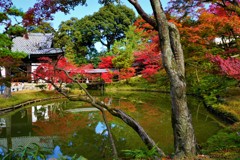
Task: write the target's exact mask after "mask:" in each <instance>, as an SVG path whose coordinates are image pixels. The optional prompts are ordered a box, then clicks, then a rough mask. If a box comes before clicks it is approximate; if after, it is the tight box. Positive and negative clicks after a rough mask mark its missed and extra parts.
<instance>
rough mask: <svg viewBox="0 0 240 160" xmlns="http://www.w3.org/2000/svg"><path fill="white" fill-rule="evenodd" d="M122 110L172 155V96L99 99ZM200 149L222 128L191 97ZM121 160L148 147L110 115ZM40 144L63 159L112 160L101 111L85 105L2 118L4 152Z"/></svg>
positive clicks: (46, 106) (32, 109)
mask: <svg viewBox="0 0 240 160" xmlns="http://www.w3.org/2000/svg"><path fill="white" fill-rule="evenodd" d="M97 97H98V98H99V99H101V100H102V101H104V102H105V103H111V105H112V106H114V107H116V108H120V109H122V110H123V111H125V112H126V113H128V114H129V115H131V116H132V117H133V118H134V119H135V120H137V121H138V122H139V123H140V124H141V126H142V127H143V128H144V129H145V130H146V132H147V133H148V134H149V135H150V137H151V138H153V139H154V141H155V142H156V143H157V144H158V145H159V146H160V147H161V148H162V149H163V150H164V152H166V153H172V152H173V133H172V127H171V102H170V97H169V95H168V94H162V93H152V92H117V93H108V94H105V95H104V96H100V95H98V96H97ZM188 103H189V104H188V105H189V108H190V110H191V114H192V120H193V125H194V129H195V134H196V137H197V142H198V144H199V145H201V144H202V143H204V142H206V140H207V139H208V138H209V137H210V136H212V135H213V134H215V133H216V132H218V131H219V130H220V129H221V128H222V127H221V126H222V123H221V122H220V121H219V120H217V119H216V118H215V117H214V116H213V115H211V114H210V113H209V112H208V111H207V110H206V109H205V108H204V106H203V103H202V102H201V100H199V99H196V98H194V97H188ZM107 119H108V121H109V124H110V126H111V128H112V132H113V136H114V139H115V141H116V146H117V149H118V151H119V154H120V156H122V157H123V156H124V155H123V153H122V152H121V151H122V150H126V149H132V150H133V149H142V148H145V146H144V144H143V143H142V141H141V139H140V138H139V136H138V135H137V134H136V133H135V132H134V131H133V130H132V129H131V128H130V127H128V126H127V125H126V124H124V123H123V122H122V121H121V120H119V119H118V118H115V117H113V116H111V115H110V114H107ZM28 143H37V144H38V145H39V146H41V147H47V148H52V149H53V148H54V147H55V146H60V148H61V151H62V152H63V154H64V155H71V156H72V155H74V154H77V155H81V156H83V157H85V158H87V159H91V160H94V159H97V160H100V159H111V147H110V142H109V138H108V132H107V130H106V127H105V125H104V123H103V120H102V116H101V114H100V112H99V111H98V110H96V109H95V108H92V107H91V105H89V104H86V103H83V102H70V101H66V100H57V101H54V102H45V103H38V104H33V105H31V106H28V107H26V108H24V109H21V110H18V111H15V112H12V113H9V114H5V115H1V116H0V147H2V148H4V149H7V148H8V147H12V148H13V149H14V148H16V147H17V146H18V145H26V144H28Z"/></svg>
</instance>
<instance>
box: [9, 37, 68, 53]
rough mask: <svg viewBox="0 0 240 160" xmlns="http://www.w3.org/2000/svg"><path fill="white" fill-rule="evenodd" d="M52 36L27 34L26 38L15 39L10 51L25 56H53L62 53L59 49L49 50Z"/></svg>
mask: <svg viewBox="0 0 240 160" xmlns="http://www.w3.org/2000/svg"><path fill="white" fill-rule="evenodd" d="M52 39H53V35H52V34H51V33H50V34H49V33H48V34H43V33H29V34H28V38H25V37H16V38H14V39H13V47H12V51H21V52H25V53H27V54H29V55H30V54H54V53H61V52H63V51H62V50H61V49H59V48H51V46H52Z"/></svg>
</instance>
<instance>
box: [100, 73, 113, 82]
mask: <svg viewBox="0 0 240 160" xmlns="http://www.w3.org/2000/svg"><path fill="white" fill-rule="evenodd" d="M113 77H114V74H113V73H112V72H107V73H102V75H101V78H102V79H103V80H104V82H106V83H111V82H112V79H113Z"/></svg>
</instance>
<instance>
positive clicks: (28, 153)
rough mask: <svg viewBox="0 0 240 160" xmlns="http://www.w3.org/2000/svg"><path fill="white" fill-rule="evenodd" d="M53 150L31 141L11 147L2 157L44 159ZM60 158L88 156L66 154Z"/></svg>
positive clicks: (75, 159)
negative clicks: (14, 147)
mask: <svg viewBox="0 0 240 160" xmlns="http://www.w3.org/2000/svg"><path fill="white" fill-rule="evenodd" d="M51 152H52V151H51V150H50V149H45V148H41V147H40V146H39V145H38V144H36V143H30V144H28V145H26V146H18V147H17V148H16V149H15V150H13V149H10V150H9V151H8V152H7V154H6V155H4V156H2V155H0V158H1V159H2V160H12V159H15V160H26V159H28V160H44V159H46V158H47V155H51V154H52V153H51ZM52 159H56V158H52ZM58 159H59V160H67V159H71V160H87V159H86V158H84V157H82V156H77V155H74V156H72V157H70V156H64V155H60V156H59V158H58Z"/></svg>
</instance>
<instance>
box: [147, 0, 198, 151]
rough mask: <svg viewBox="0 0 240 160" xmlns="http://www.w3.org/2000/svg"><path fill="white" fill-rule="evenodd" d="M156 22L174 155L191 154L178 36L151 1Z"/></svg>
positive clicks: (192, 139)
mask: <svg viewBox="0 0 240 160" xmlns="http://www.w3.org/2000/svg"><path fill="white" fill-rule="evenodd" d="M151 5H152V8H153V11H154V17H155V19H156V22H157V29H158V33H159V39H160V46H161V52H162V60H163V65H164V68H165V70H166V72H167V74H168V77H169V78H170V85H171V86H170V89H171V100H172V127H173V133H174V148H175V153H176V154H177V155H179V156H180V155H187V156H188V155H195V154H196V139H195V135H194V129H193V126H192V119H191V115H190V112H189V110H188V107H187V97H186V81H185V67H184V58H183V51H182V47H181V43H180V35H179V32H178V29H177V28H176V27H175V25H174V24H170V23H168V21H167V18H166V15H165V13H164V11H163V9H162V5H161V2H160V1H159V0H151Z"/></svg>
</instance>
